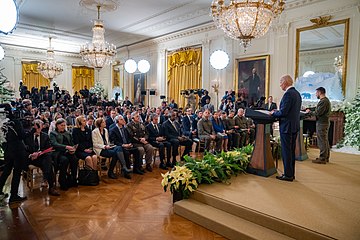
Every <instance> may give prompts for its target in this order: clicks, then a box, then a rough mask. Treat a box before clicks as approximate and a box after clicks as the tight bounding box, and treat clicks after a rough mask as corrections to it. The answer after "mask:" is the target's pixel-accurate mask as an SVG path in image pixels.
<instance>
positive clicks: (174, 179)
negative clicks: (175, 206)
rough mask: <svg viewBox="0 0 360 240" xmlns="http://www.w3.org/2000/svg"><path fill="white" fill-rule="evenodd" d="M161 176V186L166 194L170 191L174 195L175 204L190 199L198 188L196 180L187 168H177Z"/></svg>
mask: <svg viewBox="0 0 360 240" xmlns="http://www.w3.org/2000/svg"><path fill="white" fill-rule="evenodd" d="M161 176H162V177H163V180H162V181H161V185H162V186H163V188H164V191H165V192H166V191H167V189H170V192H171V193H172V194H173V202H176V201H179V200H181V199H184V198H188V197H189V196H190V194H191V193H192V192H193V191H195V190H196V189H197V187H198V183H197V181H196V178H195V177H194V175H193V173H192V171H191V170H190V169H188V168H187V167H186V166H176V167H175V168H174V169H173V170H171V171H170V172H167V173H165V174H161Z"/></svg>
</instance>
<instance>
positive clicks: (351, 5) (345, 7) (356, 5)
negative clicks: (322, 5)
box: [288, 2, 360, 23]
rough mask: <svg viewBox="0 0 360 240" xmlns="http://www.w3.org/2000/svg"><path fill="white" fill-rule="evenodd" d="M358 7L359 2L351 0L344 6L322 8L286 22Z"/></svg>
mask: <svg viewBox="0 0 360 240" xmlns="http://www.w3.org/2000/svg"><path fill="white" fill-rule="evenodd" d="M358 7H360V2H353V3H351V4H348V5H345V6H339V7H336V8H331V9H327V10H322V11H318V12H314V13H311V14H308V15H304V16H301V17H296V18H290V19H289V20H288V22H289V23H293V22H298V21H303V20H307V19H311V18H315V17H319V16H324V15H333V14H335V13H338V12H342V11H346V10H349V9H353V8H358Z"/></svg>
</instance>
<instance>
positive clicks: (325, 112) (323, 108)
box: [306, 87, 331, 164]
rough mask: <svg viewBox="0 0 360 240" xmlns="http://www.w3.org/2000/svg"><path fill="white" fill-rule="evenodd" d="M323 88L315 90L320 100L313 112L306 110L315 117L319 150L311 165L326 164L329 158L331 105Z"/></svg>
mask: <svg viewBox="0 0 360 240" xmlns="http://www.w3.org/2000/svg"><path fill="white" fill-rule="evenodd" d="M325 93H326V91H325V88H323V87H319V88H317V89H316V97H317V98H318V99H320V101H319V102H318V104H317V106H316V109H315V111H314V112H311V111H310V109H307V110H306V112H307V113H311V114H312V115H315V117H316V135H317V143H318V147H319V149H320V156H319V157H318V158H316V159H315V160H313V161H312V162H313V163H319V164H326V162H329V158H330V145H329V139H328V132H329V126H330V121H329V116H330V112H331V103H330V101H329V99H328V98H327V97H326V95H325Z"/></svg>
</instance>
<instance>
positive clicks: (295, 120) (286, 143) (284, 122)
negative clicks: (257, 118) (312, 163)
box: [270, 75, 301, 182]
mask: <svg viewBox="0 0 360 240" xmlns="http://www.w3.org/2000/svg"><path fill="white" fill-rule="evenodd" d="M292 84H293V80H292V78H291V77H290V76H289V75H284V76H282V77H281V78H280V88H281V89H282V90H283V91H285V93H284V96H283V97H282V99H281V102H280V109H279V110H272V111H271V112H270V115H272V116H274V117H276V118H280V141H281V156H282V159H283V164H284V174H283V175H281V176H276V178H277V179H279V180H282V181H289V182H292V181H293V180H294V179H295V146H296V137H297V134H298V132H299V130H300V109H301V96H300V93H299V92H298V91H297V90H296V89H295V88H294V87H293V86H292Z"/></svg>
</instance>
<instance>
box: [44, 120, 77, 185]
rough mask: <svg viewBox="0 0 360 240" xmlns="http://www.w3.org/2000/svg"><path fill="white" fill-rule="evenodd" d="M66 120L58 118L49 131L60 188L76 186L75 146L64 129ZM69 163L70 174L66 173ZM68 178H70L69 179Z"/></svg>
mask: <svg viewBox="0 0 360 240" xmlns="http://www.w3.org/2000/svg"><path fill="white" fill-rule="evenodd" d="M65 129H66V121H65V119H63V118H59V119H58V120H56V123H55V130H54V131H52V132H51V133H50V141H51V145H52V146H53V147H54V149H55V151H54V152H53V160H54V162H55V169H59V170H60V175H59V183H60V188H61V189H62V190H67V189H68V188H69V187H73V186H77V180H76V178H77V168H78V161H77V158H76V156H75V151H76V147H75V146H74V142H73V139H72V136H71V134H70V132H68V131H66V130H65ZM69 164H70V171H71V175H70V176H68V175H67V169H68V166H69ZM69 178H70V179H69Z"/></svg>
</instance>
